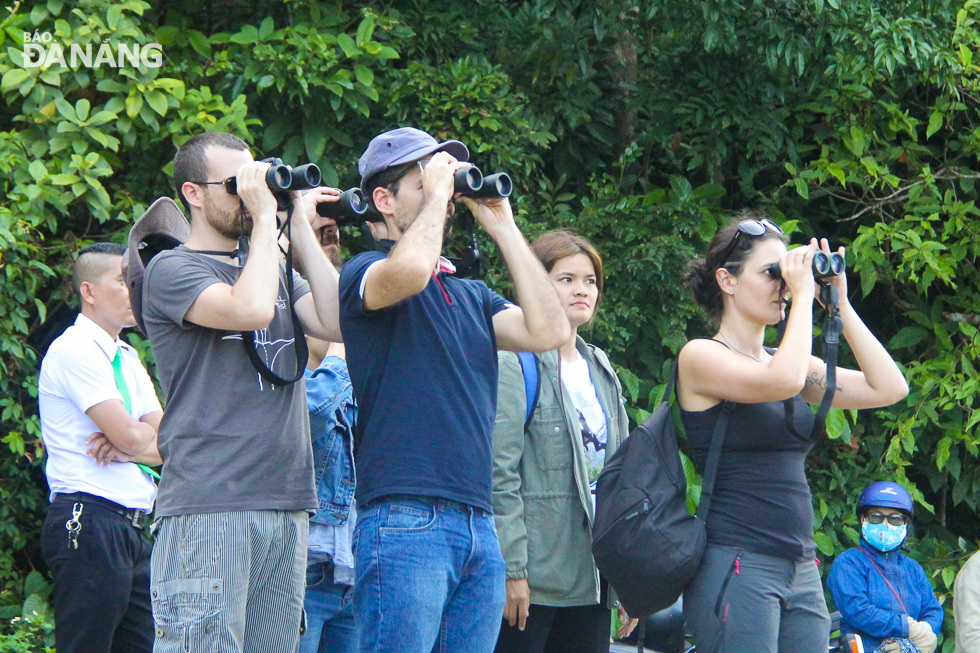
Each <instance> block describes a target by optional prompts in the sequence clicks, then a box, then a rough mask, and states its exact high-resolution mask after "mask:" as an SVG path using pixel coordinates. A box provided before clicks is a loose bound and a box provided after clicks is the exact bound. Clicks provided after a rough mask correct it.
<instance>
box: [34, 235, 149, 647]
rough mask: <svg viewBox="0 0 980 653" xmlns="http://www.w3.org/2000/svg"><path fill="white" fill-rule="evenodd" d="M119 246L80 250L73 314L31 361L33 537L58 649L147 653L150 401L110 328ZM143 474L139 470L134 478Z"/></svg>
mask: <svg viewBox="0 0 980 653" xmlns="http://www.w3.org/2000/svg"><path fill="white" fill-rule="evenodd" d="M124 251H125V248H124V247H122V246H121V245H116V244H112V243H97V244H95V245H90V246H88V247H86V248H84V249H82V251H81V252H80V253H79V256H78V259H77V260H76V261H75V264H74V267H73V268H72V283H73V285H74V288H75V291H76V293H77V294H78V298H79V302H80V304H81V313H80V314H79V316H78V318H77V319H76V320H75V323H74V324H73V325H72V326H70V327H69V328H68V329H66V330H65V332H64V333H63V334H62V335H61V336H60V337H58V339H57V340H55V341H54V342H53V343H52V344H51V347H50V348H49V349H48V352H47V354H46V355H45V357H44V360H43V361H42V363H41V375H40V379H39V381H38V405H39V410H40V413H41V435H42V438H43V439H44V445H45V448H46V450H47V465H46V467H45V473H46V475H47V478H48V486H49V487H50V490H51V494H50V499H51V506H50V507H49V509H48V515H47V519H46V520H45V522H44V528H43V530H42V534H41V543H42V550H43V553H44V558H45V561H46V562H47V564H48V567H49V568H50V570H51V573H52V576H53V577H54V594H53V597H54V609H55V614H56V615H57V626H56V628H55V640H56V645H57V649H58V653H73V652H76V651H78V652H84V653H102V652H105V653H108V652H109V651H112V652H113V653H117V652H124V651H125V652H130V651H133V652H136V651H147V652H149V651H151V650H152V648H153V635H154V629H153V615H152V611H151V608H150V543H149V541H148V540H147V539H146V538H144V537H143V529H144V527H145V526H146V524H147V515H148V513H149V512H150V510H152V508H153V500H154V499H155V497H156V485H155V484H154V482H153V480H152V479H151V478H150V477H149V476H148V475H147V472H148V471H150V470H149V468H148V467H140V466H138V465H137V463H145V464H150V465H159V464H160V455H159V454H158V453H157V429H158V427H159V425H160V420H161V418H162V417H163V411H162V410H161V408H160V402H159V400H158V399H157V396H156V393H155V391H154V389H153V384H152V382H151V381H150V377H149V376H148V375H147V373H146V370H145V369H144V368H143V365H142V364H141V363H140V360H139V356H138V355H137V353H136V351H135V350H134V349H133V348H132V347H130V346H129V345H128V344H126V343H125V342H124V341H122V340H120V339H119V332H120V331H121V330H122V329H124V328H126V327H131V326H133V325H134V324H135V323H136V321H135V319H134V318H133V312H132V309H131V308H130V304H129V291H128V289H127V287H126V284H125V283H124V282H123V279H122V256H123V252H124ZM144 470H147V471H144Z"/></svg>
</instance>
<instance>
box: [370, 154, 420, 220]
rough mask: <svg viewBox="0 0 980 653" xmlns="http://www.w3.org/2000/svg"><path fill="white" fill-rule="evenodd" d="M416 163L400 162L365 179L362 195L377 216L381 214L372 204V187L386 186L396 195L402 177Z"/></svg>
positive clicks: (416, 163)
mask: <svg viewBox="0 0 980 653" xmlns="http://www.w3.org/2000/svg"><path fill="white" fill-rule="evenodd" d="M417 165H418V161H409V162H408V163H402V164H400V165H397V166H392V167H390V168H385V169H384V170H382V171H381V172H379V173H378V174H376V175H374V176H372V177H371V178H370V179H368V180H367V183H366V184H365V185H364V191H365V193H364V197H365V199H366V200H367V203H368V206H369V207H370V209H371V211H372V212H374V213H375V214H376V215H378V216H380V215H381V213H380V212H379V211H378V209H377V207H375V206H374V189H375V188H387V189H388V190H389V191H391V194H392V195H398V188H399V185H400V184H401V181H402V177H404V176H405V175H407V174H408V173H409V171H410V170H411V169H412V168H414V167H415V166H417Z"/></svg>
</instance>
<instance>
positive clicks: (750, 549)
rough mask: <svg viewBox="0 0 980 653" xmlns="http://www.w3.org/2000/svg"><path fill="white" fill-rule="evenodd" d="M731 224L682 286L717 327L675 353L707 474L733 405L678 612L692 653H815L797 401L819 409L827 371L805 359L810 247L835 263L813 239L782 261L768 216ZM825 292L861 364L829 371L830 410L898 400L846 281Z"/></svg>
mask: <svg viewBox="0 0 980 653" xmlns="http://www.w3.org/2000/svg"><path fill="white" fill-rule="evenodd" d="M740 217H741V219H739V220H735V221H733V222H732V223H731V224H729V225H728V226H726V227H724V228H722V229H721V230H719V231H718V233H716V234H715V236H714V238H713V239H712V241H711V243H710V245H709V246H708V251H707V253H706V254H705V256H704V258H698V259H695V260H694V261H692V262H691V264H690V265H689V266H688V269H687V272H686V275H685V280H686V281H687V282H688V284H689V285H690V287H691V289H692V291H693V292H694V297H695V299H696V300H697V302H698V303H699V304H700V305H701V306H702V307H703V308H704V309H705V310H706V311H707V313H708V315H709V316H710V317H711V318H712V319H713V320H714V321H716V322H717V324H718V330H717V332H716V333H715V334H714V336H713V338H710V339H708V338H699V339H695V340H691V341H690V342H688V343H687V344H686V345H685V346H684V348H683V349H682V350H681V352H680V354H679V355H678V365H679V380H678V390H677V392H678V400H679V403H680V407H681V418H682V420H683V422H684V425H685V428H686V430H687V434H688V438H689V439H690V441H691V446H692V453H693V456H694V462H695V464H696V465H697V466H698V467H699V468H701V469H702V471H703V465H704V461H705V458H706V456H707V450H708V445H709V442H710V438H711V432H712V429H713V427H714V423H715V420H716V418H717V415H718V413H719V412H720V411H721V404H722V402H724V401H731V402H735V403H736V404H737V406H736V408H735V410H734V412H733V413H732V415H731V418H730V421H729V424H728V429H727V432H726V436H725V441H724V447H723V449H722V455H721V462H720V464H719V469H718V473H717V477H716V481H715V487H714V493H713V495H712V501H713V502H712V504H711V510H710V512H709V515H708V518H707V532H708V547H707V549H706V551H705V556H704V559H703V561H702V564H701V568H700V570H699V572H698V574H697V576H696V577H695V578H694V580H693V581H692V582H691V584H690V585H689V586H688V589H687V591H686V592H685V594H684V613H685V617H686V620H687V623H688V626H689V627H690V628H691V629H692V630H693V632H694V635H695V641H696V643H697V647H698V651H699V653H720V652H732V653H744V652H745V651H772V652H776V651H779V652H785V653H791V652H792V653H824V652H825V651H826V650H827V642H828V635H829V631H830V620H829V617H828V616H827V606H826V602H825V600H824V594H823V590H822V587H821V584H820V575H819V572H818V571H817V567H816V562H815V560H814V552H815V548H814V545H813V537H812V532H811V530H812V523H813V508H812V500H811V497H810V488H809V485H808V483H807V480H806V476H805V473H804V464H805V460H806V456H807V454H808V453H809V451H810V448H811V447H812V442H811V440H810V432H811V430H812V423H813V414H812V412H811V411H810V410H808V409H807V407H806V405H805V403H804V402H806V403H810V404H816V403H819V402H820V400H821V399H822V397H823V395H824V391H825V389H826V388H825V386H826V364H825V363H824V361H822V360H820V359H819V358H817V357H815V356H813V355H812V353H811V349H812V341H813V330H812V329H813V326H812V323H813V300H814V296H815V290H816V284H815V282H814V277H813V268H812V262H813V257H814V254H815V252H816V251H817V250H818V248H819V249H821V250H822V251H823V252H825V253H826V254H830V247H829V244H828V242H827V240H826V239H823V240H822V241H821V242H820V243H818V242H817V240H816V239H815V238H814V239H811V240H810V243H809V244H808V245H806V246H803V247H798V248H795V249H792V250H788V249H787V242H788V240H787V238H786V237H785V236H784V235H783V233H782V231H781V230H780V229H779V227H778V226H776V225H775V224H773V223H772V222H770V221H769V220H768V219H767V218H766V217H765V215H764V214H762V213H761V212H743V215H742V216H740ZM843 252H844V250H843V248H841V249H840V253H841V254H843ZM774 264H778V268H776V269H774ZM830 283H831V285H832V286H833V287H834V288H836V290H837V292H838V294H839V297H840V300H839V304H840V313H839V314H840V317H841V320H842V322H843V336H844V339H845V340H846V341H847V343H848V345H849V346H850V348H851V351H852V352H853V354H854V357H855V358H856V359H857V361H858V363H859V365H860V369H859V370H849V369H843V368H838V369H837V382H836V385H837V388H836V394H835V395H834V400H833V404H832V406H833V407H836V408H875V407H879V406H886V405H888V404H891V403H894V402H896V401H898V400H900V399H902V398H903V397H904V396H905V395H906V394H908V385H907V384H906V382H905V378H904V377H903V375H902V373H901V371H900V370H899V368H898V366H897V365H896V364H895V362H894V361H893V360H892V357H891V355H890V354H889V353H888V352H887V351H886V350H885V348H884V347H883V346H882V345H881V343H879V342H878V340H877V339H876V338H875V337H874V335H872V333H871V332H870V331H869V330H868V328H867V327H866V326H865V325H864V323H863V322H862V321H861V318H860V317H859V316H858V314H857V313H856V312H855V311H854V308H853V307H852V306H851V305H850V303H849V302H848V299H847V283H846V279H845V277H844V276H843V275H838V276H835V277H832V278H831V279H830ZM789 297H792V299H793V301H792V303H791V304H789V314H788V316H787V315H786V307H787V299H788V298H789ZM784 317H785V318H786V329H785V332H784V334H783V338H782V342H781V343H780V346H779V349H778V350H771V349H767V348H765V347H764V338H765V329H766V326H768V325H772V324H776V323H777V322H779V321H780V320H781V319H783V318H784ZM788 407H789V408H791V409H792V410H791V411H789V410H787V408H788ZM787 415H789V416H790V417H787Z"/></svg>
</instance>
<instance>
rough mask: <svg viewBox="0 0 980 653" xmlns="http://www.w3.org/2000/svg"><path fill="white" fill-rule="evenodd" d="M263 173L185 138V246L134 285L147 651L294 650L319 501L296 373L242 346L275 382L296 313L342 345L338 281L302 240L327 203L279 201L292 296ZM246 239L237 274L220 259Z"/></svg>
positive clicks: (180, 171)
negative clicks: (288, 208)
mask: <svg viewBox="0 0 980 653" xmlns="http://www.w3.org/2000/svg"><path fill="white" fill-rule="evenodd" d="M268 168H269V164H267V163H261V162H255V161H254V160H253V158H252V155H251V153H250V152H249V150H248V146H247V145H246V144H245V143H244V142H243V141H241V140H240V139H239V138H237V137H235V136H232V135H231V134H223V133H217V132H212V133H206V134H202V135H200V136H197V137H194V138H192V139H190V140H189V141H187V142H186V143H185V144H184V145H183V146H182V147H181V148H180V150H179V151H178V153H177V157H176V158H175V160H174V181H175V184H176V186H177V190H178V193H179V195H180V198H181V200H182V201H183V202H184V206H185V207H186V208H187V209H188V210H189V211H190V215H191V232H190V237H189V238H188V239H187V242H186V243H185V244H184V246H182V247H178V248H177V249H174V250H170V251H167V252H163V253H161V254H158V255H157V256H155V257H154V258H153V260H152V261H151V262H150V264H149V265H148V266H147V269H146V273H145V276H144V281H143V298H142V299H143V301H142V317H143V321H144V324H145V325H146V332H147V335H148V336H149V338H150V344H151V345H152V347H153V354H154V357H155V358H156V361H157V366H158V369H159V373H160V379H161V382H162V384H163V389H164V393H165V395H166V399H167V404H166V405H167V413H166V416H165V418H164V421H163V423H162V424H161V426H160V432H159V448H160V454H161V457H162V458H163V462H164V467H163V473H162V478H161V481H160V491H159V495H158V499H157V528H158V532H157V541H156V546H155V549H154V555H153V561H152V578H151V595H152V598H153V616H154V621H155V622H156V641H155V644H154V651H156V652H157V653H161V652H170V651H183V650H186V649H185V647H186V646H188V645H189V646H190V648H191V649H193V650H221V651H253V650H254V651H288V650H294V649H295V647H296V645H297V643H298V641H299V629H300V615H301V612H302V605H303V591H304V580H305V579H304V570H305V567H306V540H307V532H308V515H307V512H308V511H309V512H312V511H313V510H315V508H316V505H317V503H316V493H315V491H314V487H313V467H312V451H311V448H310V438H309V421H308V419H307V415H306V393H305V388H304V384H303V380H302V377H300V380H299V381H298V382H296V383H281V384H272V383H270V382H269V381H267V380H266V377H265V376H263V375H260V374H259V373H258V372H257V371H256V368H255V367H254V366H253V364H252V362H251V361H250V360H249V356H248V353H247V351H246V347H248V346H252V345H248V344H246V343H245V342H243V335H242V334H243V333H251V334H252V335H253V336H254V348H255V353H256V354H257V357H258V359H259V360H261V361H262V362H263V363H264V364H265V365H266V366H267V367H268V368H269V369H270V370H271V371H272V372H273V373H275V374H276V375H278V376H279V377H291V376H292V373H293V372H294V371H296V370H300V369H302V367H303V365H304V364H305V360H303V361H297V349H296V343H297V342H298V341H299V339H301V338H303V332H302V331H301V330H298V329H297V328H296V327H295V326H294V320H293V313H294V312H295V315H296V316H297V318H298V320H299V322H300V323H301V325H302V330H305V332H306V333H309V334H310V335H313V336H315V337H318V338H323V339H328V340H334V341H338V340H340V329H339V324H338V321H337V272H336V270H335V269H334V267H333V266H332V265H331V264H330V262H329V261H328V260H327V258H326V256H324V254H323V251H322V250H321V249H320V245H319V242H318V241H317V239H316V236H315V234H314V229H315V228H318V227H319V226H320V224H319V223H320V222H321V221H323V220H324V219H323V218H320V217H319V216H317V214H316V210H315V209H316V205H317V204H319V203H320V202H325V201H336V195H337V194H338V191H336V190H334V189H326V188H320V189H316V190H314V191H312V192H310V193H309V194H307V195H306V196H305V197H302V198H300V197H299V196H298V195H294V196H293V197H292V202H293V209H294V210H293V213H294V215H293V217H292V225H291V247H292V250H293V251H294V252H295V255H296V257H297V260H298V261H299V262H300V263H302V267H303V269H304V270H305V271H306V273H307V277H308V278H309V279H310V282H309V284H308V283H307V282H306V281H304V280H303V279H302V278H301V277H299V275H296V274H295V273H292V274H293V276H292V279H291V281H292V293H289V292H287V280H289V277H287V276H286V274H287V270H286V267H285V265H284V264H283V261H282V259H281V256H280V253H279V247H278V242H277V237H278V228H277V205H276V199H275V197H274V196H273V195H272V193H271V192H270V191H269V189H268V187H267V185H266V182H265V177H266V172H267V170H268ZM229 182H234V184H235V186H232V185H231V183H229ZM230 189H231V190H235V192H236V193H237V195H236V194H232V193H230V192H229V190H230ZM284 217H285V215H284V214H282V213H280V218H284ZM244 238H250V242H249V247H248V250H249V251H248V255H247V259H246V260H245V263H244V265H242V266H239V264H238V262H237V261H236V260H235V259H234V258H233V257H232V255H231V254H232V251H233V250H235V249H236V248H239V247H240V245H239V242H244Z"/></svg>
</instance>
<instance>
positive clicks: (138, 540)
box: [41, 497, 154, 653]
mask: <svg viewBox="0 0 980 653" xmlns="http://www.w3.org/2000/svg"><path fill="white" fill-rule="evenodd" d="M75 503H76V502H75V501H73V500H70V499H62V498H58V497H56V498H55V500H54V501H53V502H52V503H51V506H50V507H49V508H48V515H47V518H46V519H45V520H44V527H43V529H42V531H41V549H42V552H43V554H44V560H45V562H46V563H47V565H48V568H49V569H50V570H51V574H52V576H53V577H54V592H53V598H54V611H55V643H56V648H57V649H58V653H150V652H151V651H152V650H153V633H154V629H153V612H152V610H151V607H150V551H151V545H150V543H149V541H148V540H147V539H146V538H145V537H144V535H143V531H141V530H138V529H137V528H135V527H133V525H132V524H131V523H130V522H129V521H128V520H126V518H125V517H123V516H122V515H119V514H116V513H115V512H113V511H112V510H111V509H110V508H109V507H107V506H105V505H102V504H100V503H98V502H96V501H94V500H92V501H81V502H80V503H82V504H83V506H84V507H83V509H82V514H81V517H79V520H78V521H79V522H80V523H81V525H82V529H81V531H79V534H78V548H77V549H75V548H69V546H68V531H67V529H66V528H65V522H67V521H68V520H69V519H71V517H72V506H73V505H74V504H75Z"/></svg>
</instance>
